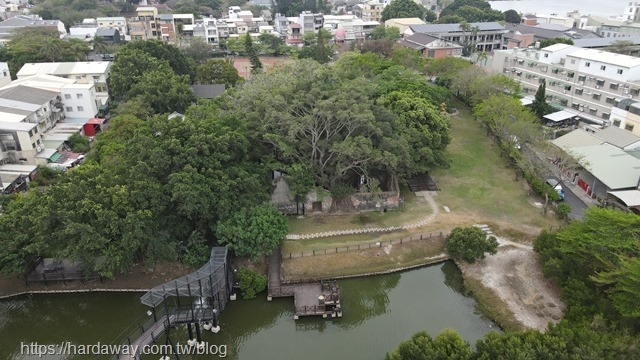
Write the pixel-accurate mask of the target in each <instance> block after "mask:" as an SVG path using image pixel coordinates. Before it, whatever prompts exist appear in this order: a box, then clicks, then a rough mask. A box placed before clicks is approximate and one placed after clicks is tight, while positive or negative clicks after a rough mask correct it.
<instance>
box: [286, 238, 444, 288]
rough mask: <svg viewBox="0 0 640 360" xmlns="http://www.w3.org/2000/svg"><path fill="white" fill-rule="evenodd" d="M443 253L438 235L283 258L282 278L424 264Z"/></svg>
mask: <svg viewBox="0 0 640 360" xmlns="http://www.w3.org/2000/svg"><path fill="white" fill-rule="evenodd" d="M442 253H444V241H443V240H442V239H440V238H433V239H429V240H416V241H413V242H411V243H404V244H402V245H392V246H391V247H389V246H388V245H387V246H386V247H385V246H384V244H383V246H382V247H379V248H372V249H367V250H360V251H352V252H344V253H338V254H331V255H318V256H308V257H302V258H295V259H284V260H283V266H284V274H285V278H286V279H304V278H336V277H343V276H356V275H365V274H371V273H378V272H385V271H391V270H394V269H401V268H406V267H411V266H417V265H423V264H427V263H429V262H431V261H434V259H432V258H433V257H435V256H438V255H440V254H442Z"/></svg>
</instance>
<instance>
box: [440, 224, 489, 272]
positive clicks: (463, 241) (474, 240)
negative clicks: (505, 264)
mask: <svg viewBox="0 0 640 360" xmlns="http://www.w3.org/2000/svg"><path fill="white" fill-rule="evenodd" d="M445 247H446V249H447V253H449V255H450V256H451V257H453V258H456V259H462V260H464V261H466V262H470V263H473V262H474V261H476V259H484V253H485V252H488V253H490V254H495V253H496V252H497V251H498V240H497V239H496V238H495V237H493V236H491V237H489V238H487V236H486V235H485V233H484V231H482V230H480V229H479V228H477V227H474V226H470V227H465V228H460V227H457V228H455V229H453V230H452V231H451V234H449V236H447V238H446V239H445Z"/></svg>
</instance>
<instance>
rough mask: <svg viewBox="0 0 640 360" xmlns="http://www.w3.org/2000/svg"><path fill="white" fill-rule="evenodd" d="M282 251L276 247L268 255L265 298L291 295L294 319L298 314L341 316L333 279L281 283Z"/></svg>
mask: <svg viewBox="0 0 640 360" xmlns="http://www.w3.org/2000/svg"><path fill="white" fill-rule="evenodd" d="M281 269H282V253H281V252H280V248H278V249H276V250H275V251H274V252H273V254H271V256H270V257H269V288H268V295H267V300H268V301H271V300H272V299H273V298H274V297H290V296H293V302H294V305H295V314H294V316H293V318H294V319H296V320H297V319H299V318H300V316H322V317H323V318H328V317H332V318H334V317H342V309H341V308H340V288H339V287H338V285H337V283H336V282H335V281H327V282H323V281H309V282H296V283H293V282H289V283H283V282H282V277H281Z"/></svg>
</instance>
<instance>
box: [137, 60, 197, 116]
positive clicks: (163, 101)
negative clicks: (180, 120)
mask: <svg viewBox="0 0 640 360" xmlns="http://www.w3.org/2000/svg"><path fill="white" fill-rule="evenodd" d="M189 84H190V81H189V76H187V75H182V76H180V75H177V74H176V73H174V72H173V71H171V69H169V68H168V67H162V66H161V67H159V68H157V69H154V70H151V71H147V72H145V73H144V74H142V76H141V77H140V79H139V80H138V81H137V82H136V83H135V84H134V85H133V86H132V87H131V90H129V92H128V93H127V96H129V97H130V98H133V99H135V98H139V99H141V101H142V103H145V104H148V105H149V107H151V109H153V110H154V111H155V112H156V113H171V112H173V111H177V112H184V111H185V110H186V109H187V107H189V105H191V103H192V102H193V101H195V96H194V95H193V92H192V91H191V87H190V85H189Z"/></svg>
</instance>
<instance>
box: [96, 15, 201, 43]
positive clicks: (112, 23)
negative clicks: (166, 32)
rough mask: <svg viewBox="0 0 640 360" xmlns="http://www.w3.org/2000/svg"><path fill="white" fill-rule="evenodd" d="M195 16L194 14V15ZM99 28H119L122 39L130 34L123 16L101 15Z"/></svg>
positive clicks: (98, 19) (97, 21) (98, 20)
mask: <svg viewBox="0 0 640 360" xmlns="http://www.w3.org/2000/svg"><path fill="white" fill-rule="evenodd" d="M192 16H193V15H192ZM96 23H97V26H98V29H117V30H118V32H120V37H121V38H122V39H124V38H125V36H127V35H129V29H128V27H127V19H125V18H124V17H121V16H117V17H99V18H97V19H96Z"/></svg>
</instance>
